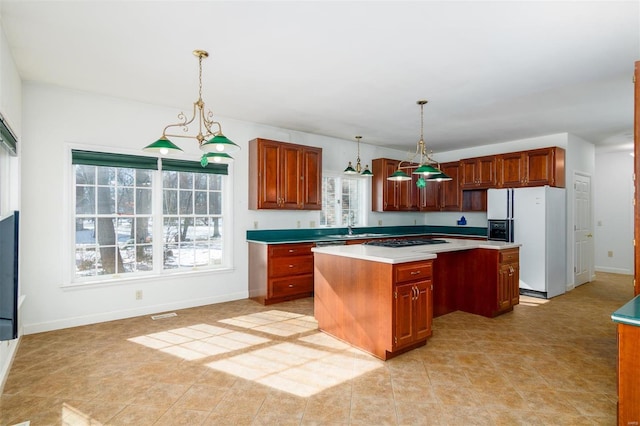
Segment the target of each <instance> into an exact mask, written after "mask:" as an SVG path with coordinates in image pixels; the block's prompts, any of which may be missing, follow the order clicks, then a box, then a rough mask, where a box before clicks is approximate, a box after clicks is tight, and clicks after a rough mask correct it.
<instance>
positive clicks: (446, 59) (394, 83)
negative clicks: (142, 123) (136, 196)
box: [0, 0, 640, 151]
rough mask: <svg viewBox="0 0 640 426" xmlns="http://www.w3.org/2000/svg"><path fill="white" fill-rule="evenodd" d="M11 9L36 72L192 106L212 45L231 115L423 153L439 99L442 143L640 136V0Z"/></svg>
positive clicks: (13, 27) (432, 135)
mask: <svg viewBox="0 0 640 426" xmlns="http://www.w3.org/2000/svg"><path fill="white" fill-rule="evenodd" d="M0 16H1V20H2V27H3V29H4V31H5V33H6V38H7V40H8V43H9V46H10V48H11V51H12V54H13V57H14V59H15V61H16V64H17V67H18V70H19V73H20V75H21V76H22V78H23V80H25V81H29V80H31V81H39V82H46V83H51V84H54V85H59V86H64V87H69V88H73V89H79V90H83V91H89V92H96V93H101V94H106V95H111V96H116V97H122V98H128V99H133V100H138V101H143V102H147V103H152V104H160V105H167V106H171V107H176V108H177V109H179V110H190V108H191V104H192V103H193V102H194V101H195V100H196V98H197V90H198V87H197V75H198V70H197V59H196V58H195V57H194V56H193V55H192V53H191V52H192V51H193V50H194V49H204V50H207V51H209V53H210V57H209V58H208V59H206V60H205V61H204V62H203V99H204V101H205V103H206V105H207V107H208V108H210V109H212V110H213V112H214V114H215V115H216V116H218V117H223V118H224V117H228V118H237V119H241V120H246V121H252V122H258V123H265V124H269V125H273V126H277V127H283V128H288V129H294V130H300V131H304V132H310V133H316V134H321V135H328V136H333V137H337V138H342V139H349V140H354V136H355V135H362V136H363V139H362V143H369V144H376V145H385V146H391V147H396V148H399V149H411V148H412V147H415V144H416V141H417V140H418V138H419V132H420V109H419V107H418V106H417V105H416V101H417V100H418V99H427V100H429V103H428V104H427V105H426V106H425V118H424V122H425V140H426V141H427V145H428V147H430V148H431V149H433V150H434V151H449V150H453V149H459V148H463V147H470V146H477V145H484V144H490V143H497V142H504V141H509V140H514V139H524V138H529V137H535V136H541V135H547V134H553V133H561V132H569V133H573V134H575V135H577V136H579V137H582V138H583V139H586V140H588V141H590V142H593V143H595V144H596V145H614V144H620V143H628V142H632V141H633V138H632V129H633V85H632V83H631V78H632V74H633V67H634V61H638V60H640V6H639V2H638V1H637V0H635V1H620V2H616V1H594V2H585V1H568V2H561V1H532V2H526V1H497V2H488V1H470V2H459V1H447V2H437V1H414V2H403V1H355V2H346V1H318V2H312V1H298V2H294V1H287V2H275V1H258V2H248V1H198V2H189V1H88V0H85V1H32V0H0ZM173 118H175V117H167V124H168V123H169V122H170V121H171V120H172V119H173ZM222 125H223V128H224V121H222ZM227 136H229V137H230V138H231V139H233V135H227Z"/></svg>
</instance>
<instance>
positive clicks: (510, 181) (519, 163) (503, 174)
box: [498, 152, 526, 188]
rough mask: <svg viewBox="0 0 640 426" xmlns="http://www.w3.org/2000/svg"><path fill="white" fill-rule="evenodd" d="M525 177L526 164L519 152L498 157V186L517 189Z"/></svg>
mask: <svg viewBox="0 0 640 426" xmlns="http://www.w3.org/2000/svg"><path fill="white" fill-rule="evenodd" d="M525 176H526V163H525V161H524V158H523V154H522V153H521V152H513V153H510V154H502V155H500V156H499V157H498V186H500V187H503V188H518V187H521V186H522V185H523V182H524V179H525Z"/></svg>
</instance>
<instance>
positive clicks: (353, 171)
mask: <svg viewBox="0 0 640 426" xmlns="http://www.w3.org/2000/svg"><path fill="white" fill-rule="evenodd" d="M360 139H362V136H356V141H357V144H358V156H357V157H356V167H355V168H354V167H353V165H352V164H351V161H349V164H348V165H347V168H346V169H344V174H345V175H356V174H359V175H360V176H367V177H371V176H373V173H371V170H369V165H368V164H367V165H365V166H364V169H363V168H362V165H361V164H360Z"/></svg>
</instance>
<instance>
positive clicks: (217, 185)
mask: <svg viewBox="0 0 640 426" xmlns="http://www.w3.org/2000/svg"><path fill="white" fill-rule="evenodd" d="M207 176H208V177H209V189H211V190H216V191H220V190H221V189H222V175H207Z"/></svg>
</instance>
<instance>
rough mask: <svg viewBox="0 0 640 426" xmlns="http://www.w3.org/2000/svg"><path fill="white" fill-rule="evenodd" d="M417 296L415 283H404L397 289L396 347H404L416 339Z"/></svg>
mask: <svg viewBox="0 0 640 426" xmlns="http://www.w3.org/2000/svg"><path fill="white" fill-rule="evenodd" d="M415 296H416V293H415V290H414V286H413V284H403V285H399V286H396V289H395V294H394V298H395V320H396V328H395V330H394V331H395V339H394V340H395V341H394V344H395V346H396V347H398V348H399V347H402V346H406V345H409V344H411V343H413V341H414V334H415V330H414V319H413V317H414V312H413V310H414V298H415Z"/></svg>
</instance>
